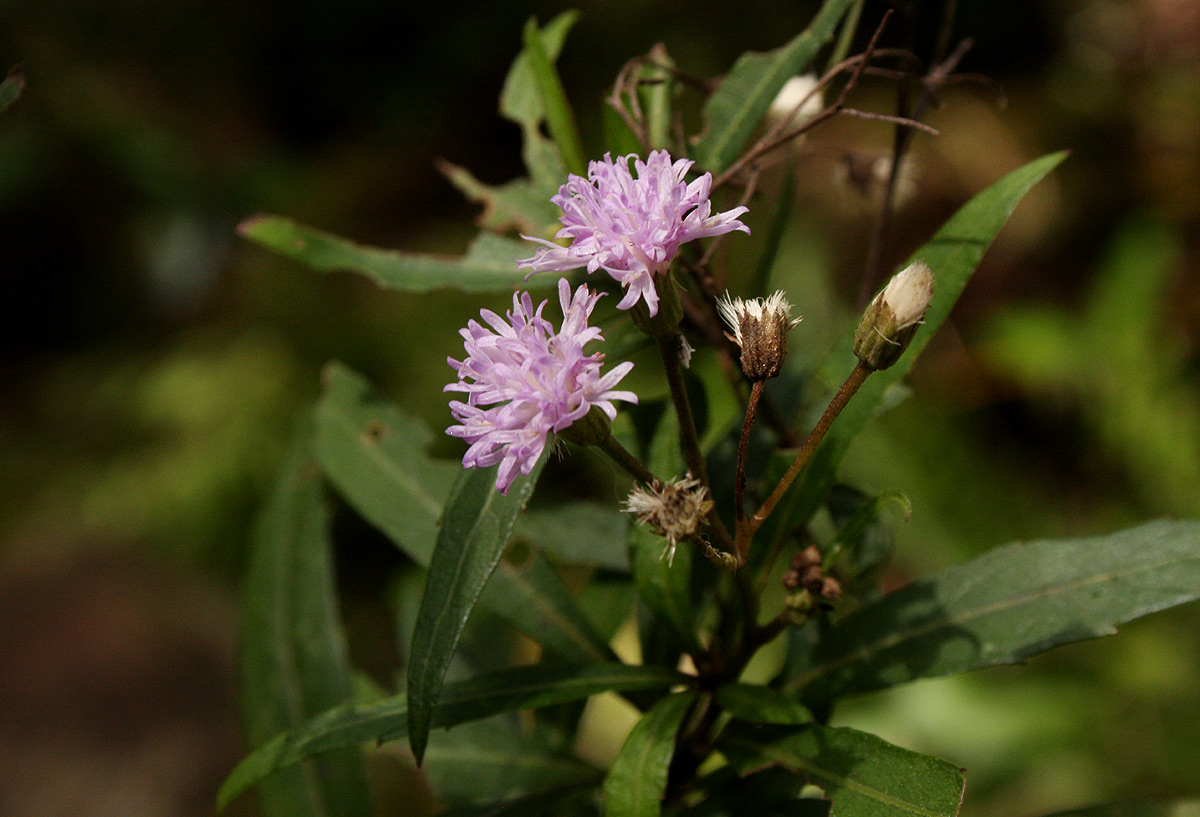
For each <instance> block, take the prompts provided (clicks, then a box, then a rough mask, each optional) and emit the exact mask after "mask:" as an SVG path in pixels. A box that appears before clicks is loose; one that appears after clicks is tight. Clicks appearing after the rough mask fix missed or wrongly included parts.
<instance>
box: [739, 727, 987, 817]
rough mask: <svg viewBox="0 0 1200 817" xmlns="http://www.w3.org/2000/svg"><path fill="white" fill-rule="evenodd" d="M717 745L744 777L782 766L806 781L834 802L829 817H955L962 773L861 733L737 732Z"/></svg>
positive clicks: (750, 729)
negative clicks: (767, 768)
mask: <svg viewBox="0 0 1200 817" xmlns="http://www.w3.org/2000/svg"><path fill="white" fill-rule="evenodd" d="M719 748H720V749H721V750H722V751H724V752H725V754H726V756H727V757H729V760H730V762H731V763H732V764H733V765H734V767H735V768H737V769H738V770H739V771H740V772H741V773H742V774H749V773H750V772H754V771H757V770H759V769H761V768H764V767H766V766H769V765H773V764H778V765H781V766H783V767H785V768H787V769H791V770H792V771H794V772H797V773H798V774H802V775H804V776H805V777H807V778H808V780H809V781H810V782H811V783H814V784H816V785H818V786H820V787H821V788H822V789H824V790H825V796H826V797H827V798H829V799H830V800H832V801H833V807H832V808H831V810H830V812H829V814H830V817H957V814H958V811H959V808H960V807H961V805H962V798H963V790H964V787H965V780H964V778H963V773H962V770H961V769H960V768H958V767H957V766H955V765H954V764H953V763H947V762H946V761H944V760H939V759H938V758H935V757H929V756H928V755H921V754H917V753H916V752H910V751H908V750H907V749H901V748H900V747H898V746H893V745H892V744H890V743H888V742H887V741H885V740H883V739H882V738H878V737H876V736H874V735H869V734H867V733H866V732H859V731H857V730H855V729H846V728H831V727H828V726H819V725H817V724H810V725H808V726H800V727H758V728H755V727H742V726H738V727H736V728H731V729H730V730H728V731H727V732H726V733H725V734H724V735H722V736H721V739H720V741H719Z"/></svg>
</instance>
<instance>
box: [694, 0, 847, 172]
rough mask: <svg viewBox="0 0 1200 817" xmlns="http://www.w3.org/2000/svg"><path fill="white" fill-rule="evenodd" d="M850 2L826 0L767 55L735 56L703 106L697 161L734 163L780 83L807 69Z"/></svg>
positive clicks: (717, 165) (710, 165)
mask: <svg viewBox="0 0 1200 817" xmlns="http://www.w3.org/2000/svg"><path fill="white" fill-rule="evenodd" d="M851 2H852V0H825V5H823V6H822V7H821V10H820V11H818V12H817V16H816V17H814V18H813V21H812V22H811V23H810V24H809V26H808V28H807V29H805V30H804V31H803V32H802V33H801V34H798V35H797V36H796V37H795V38H793V39H792V40H791V41H790V42H788V43H787V45H784V46H783V47H782V48H777V49H775V50H774V51H770V52H768V53H766V54H755V53H746V54H743V55H742V56H741V57H739V58H738V61H737V62H736V63H734V66H733V68H732V69H731V70H730V72H729V74H728V75H726V77H725V79H724V80H723V81H722V82H721V85H720V87H718V88H717V90H716V91H714V92H713V94H712V96H710V97H709V98H708V101H707V102H705V103H704V115H705V118H706V120H707V123H708V128H707V130H706V131H705V133H704V136H703V138H702V139H701V140H700V143H699V144H698V145H696V152H695V157H696V163H697V164H699V165H700V167H702V168H703V169H704V170H708V171H710V172H712V173H720V172H721V171H722V170H724V169H725V168H727V167H729V166H730V165H731V164H733V161H734V160H735V159H736V158H737V157H738V154H740V153H741V151H742V148H743V147H744V146H745V144H746V142H747V141H748V140H749V139H750V137H751V136H752V135H753V134H754V131H755V130H756V129H757V128H758V125H759V122H761V121H762V118H763V116H765V115H766V113H767V109H768V108H770V107H771V103H772V102H773V101H774V100H775V97H776V96H778V95H779V91H780V89H781V88H783V85H784V83H785V82H787V81H788V80H789V79H791V78H792V77H794V76H795V75H796V74H799V73H801V72H802V71H804V70H805V69H807V68H808V67H809V66H810V65H811V64H812V62H813V59H814V58H815V57H816V56H817V51H819V50H820V48H821V46H823V45H825V43H827V42H829V40H831V39H832V38H833V33H834V31H835V30H836V28H837V24H838V22H839V21H840V20H841V19H842V16H843V15H845V13H846V9H848V8H849V7H850V3H851Z"/></svg>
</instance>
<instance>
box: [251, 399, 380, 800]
mask: <svg viewBox="0 0 1200 817" xmlns="http://www.w3.org/2000/svg"><path fill="white" fill-rule="evenodd" d="M310 440H311V424H310V423H308V422H306V423H304V424H303V429H302V431H301V434H300V435H299V439H298V440H297V442H296V444H295V446H294V447H293V450H292V452H291V453H290V455H289V457H288V458H287V460H286V461H285V463H284V466H283V468H282V470H281V472H280V478H279V482H278V484H277V485H276V487H275V491H274V493H273V494H272V496H271V498H270V500H269V501H268V503H267V506H266V507H265V508H264V511H263V514H262V517H261V518H260V519H259V521H258V524H257V525H256V527H255V531H254V536H253V540H252V542H251V548H250V561H249V565H248V567H247V571H246V576H245V580H244V585H243V592H242V599H243V602H244V608H243V620H242V633H241V639H240V645H239V650H238V652H239V663H240V665H241V681H242V683H241V692H240V697H241V704H242V712H243V716H244V720H245V725H246V733H247V739H248V742H249V743H250V745H252V746H257V745H259V744H261V743H263V742H264V741H266V740H268V739H269V738H271V737H272V736H274V735H275V734H276V733H278V732H280V731H281V730H284V729H288V728H291V727H294V726H298V725H299V724H301V723H303V722H305V721H306V720H307V719H308V718H310V717H312V716H314V715H316V714H318V713H319V712H322V711H324V710H326V709H328V708H330V707H332V706H336V705H338V704H341V703H343V702H345V701H347V700H348V699H349V698H350V695H351V682H350V672H349V667H348V663H347V659H346V646H345V642H344V640H343V637H342V632H341V622H340V619H339V616H338V610H337V592H336V589H335V585H334V576H333V559H332V555H331V553H330V541H329V536H330V530H329V527H330V515H329V509H328V507H327V505H326V502H325V498H324V496H323V494H322V486H321V479H320V473H319V472H318V470H317V468H316V465H315V463H314V462H313V461H312V458H311V454H310V453H309V446H310ZM260 794H261V803H262V808H263V813H264V814H266V815H269V817H276V815H278V816H279V817H284V816H285V815H286V816H290V815H295V816H296V817H299V815H329V816H330V817H333V816H334V815H336V816H337V817H357V816H358V815H364V816H365V815H366V814H367V813H368V807H367V797H366V778H365V774H364V770H363V764H362V757H361V755H360V754H359V752H358V750H357V749H354V748H349V749H346V750H344V751H342V752H338V753H335V754H330V755H327V756H326V757H324V758H322V759H321V760H319V761H315V762H313V763H309V764H306V765H305V766H303V767H297V768H293V769H289V770H288V773H287V774H286V776H283V777H280V778H278V779H275V780H272V781H270V782H269V784H268V785H266V786H264V787H263V789H262V790H261V792H260Z"/></svg>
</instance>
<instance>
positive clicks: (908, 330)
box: [854, 261, 933, 370]
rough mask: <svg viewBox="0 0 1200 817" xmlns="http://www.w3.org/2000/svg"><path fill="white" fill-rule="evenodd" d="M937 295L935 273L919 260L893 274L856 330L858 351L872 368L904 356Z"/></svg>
mask: <svg viewBox="0 0 1200 817" xmlns="http://www.w3.org/2000/svg"><path fill="white" fill-rule="evenodd" d="M932 298H933V272H932V271H931V270H930V269H929V267H927V266H926V265H925V264H924V263H922V262H920V261H916V262H914V263H912V264H911V265H909V266H908V267H906V268H905V269H904V270H902V271H901V272H898V273H896V274H895V275H894V276H892V280H890V281H888V284H887V286H886V287H884V288H883V290H882V291H881V292H880V293H879V294H878V295H876V296H875V299H874V300H873V301H871V303H870V305H869V306H868V307H867V309H866V311H865V312H863V317H862V321H861V322H860V323H859V324H858V329H857V330H855V332H854V354H855V355H856V356H857V357H858V359H859V360H860V361H862V363H863V364H864V365H865V366H867V367H868V368H870V369H875V370H879V369H886V368H888V367H889V366H891V365H892V364H893V363H895V362H896V361H897V360H899V359H900V355H902V354H904V350H905V349H907V348H908V344H909V342H911V341H912V339H913V335H915V334H916V333H917V328H918V327H919V326H920V325H921V319H922V318H924V317H925V310H927V309H928V308H929V302H930V300H931V299H932Z"/></svg>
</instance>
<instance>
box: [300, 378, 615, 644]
mask: <svg viewBox="0 0 1200 817" xmlns="http://www.w3.org/2000/svg"><path fill="white" fill-rule="evenodd" d="M324 383H325V393H324V394H323V395H322V397H321V399H320V401H319V402H318V404H317V443H316V450H317V457H318V460H319V461H320V463H321V467H322V468H323V469H324V471H325V473H326V475H327V476H328V477H329V479H330V481H331V482H332V483H333V484H334V486H335V487H336V488H337V490H338V491H339V492H340V493H341V494H342V495H343V496H344V497H345V498H346V500H347V501H348V502H349V503H350V504H351V505H352V506H353V507H354V509H355V510H357V511H358V512H359V513H360V514H362V516H363V518H365V519H366V520H367V521H368V522H370V523H371V524H372V525H374V526H375V527H376V528H378V529H379V530H380V531H382V532H383V534H384V535H385V536H387V537H388V538H389V539H390V540H391V541H392V542H393V543H395V545H396V546H397V547H399V548H400V549H401V550H402V551H404V552H405V553H406V554H407V555H408V556H409V557H410V558H411V559H412V560H413V561H415V562H416V563H417V564H419V565H421V566H422V567H429V565H430V562H431V560H432V558H433V547H434V542H435V541H436V539H437V535H438V529H439V525H440V519H441V515H442V509H443V508H444V507H445V505H446V498H447V497H448V496H449V494H450V489H451V487H452V486H453V485H454V481H455V479H456V478H457V477H458V476H459V475H460V474H461V473H462V470H463V469H462V466H461V465H459V464H458V463H456V462H445V461H442V460H435V459H432V458H431V457H429V456H428V454H427V453H426V448H428V446H429V443H430V440H431V438H432V434H430V432H429V430H428V429H427V428H426V427H425V425H424V424H423V423H422V422H421V421H420V420H419V419H417V418H415V417H411V416H409V415H407V414H405V413H404V412H402V411H400V409H399V408H397V407H396V406H395V405H394V404H392V403H390V402H388V401H387V400H384V399H383V398H381V397H380V396H379V395H378V394H376V393H375V392H374V391H373V390H372V389H371V387H370V386H369V385H368V384H367V381H366V380H364V379H363V378H362V377H361V376H359V375H357V374H355V373H354V372H352V371H350V370H349V369H347V368H346V367H344V366H342V365H340V364H330V365H329V366H328V367H326V370H325V374H324ZM480 601H481V603H482V604H484V605H486V606H487V607H488V609H490V610H491V611H492V612H494V613H496V614H497V615H499V616H500V617H502V618H504V619H505V620H506V621H508V622H509V623H511V624H512V625H513V626H515V627H517V628H518V629H520V630H521V631H522V632H524V633H525V634H526V635H528V636H529V637H530V638H532V639H534V640H535V641H537V642H538V643H540V644H542V645H543V646H545V647H546V648H547V649H549V650H552V651H554V652H555V653H556V654H558V655H559V656H561V657H563V658H566V659H568V660H571V661H607V660H612V657H613V656H612V652H611V650H609V648H608V645H607V644H606V643H605V641H604V639H603V638H601V637H600V636H598V635H597V634H596V633H595V632H594V630H593V629H592V628H591V626H590V624H589V623H588V620H587V617H586V616H585V615H584V614H583V612H582V611H581V610H579V608H578V606H577V605H576V604H575V602H574V598H573V597H572V595H571V592H570V591H569V590H568V589H567V587H566V586H565V585H564V584H563V582H562V580H561V579H560V578H559V576H558V574H557V573H555V572H554V570H553V568H551V567H550V566H549V565H548V564H547V563H546V560H545V559H544V558H542V557H541V556H540V555H539V556H535V557H534V558H532V559H530V560H528V561H527V562H526V563H524V564H522V565H510V564H508V563H506V562H505V563H501V565H500V568H499V569H498V570H497V571H496V573H495V574H494V575H493V576H492V580H491V581H489V582H488V584H487V587H486V588H485V589H484V591H483V597H482V599H481V600H480Z"/></svg>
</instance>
